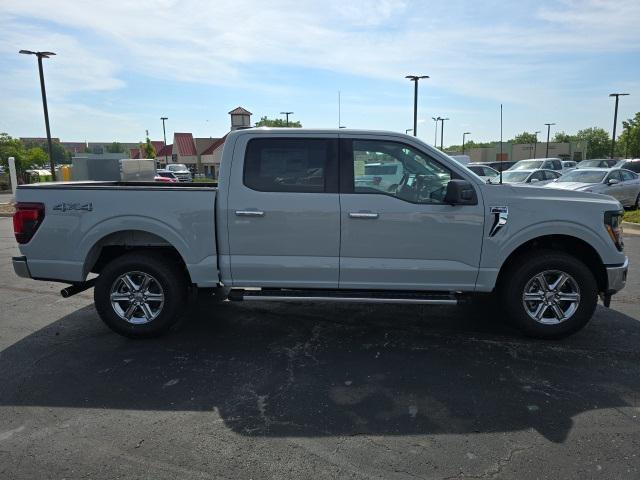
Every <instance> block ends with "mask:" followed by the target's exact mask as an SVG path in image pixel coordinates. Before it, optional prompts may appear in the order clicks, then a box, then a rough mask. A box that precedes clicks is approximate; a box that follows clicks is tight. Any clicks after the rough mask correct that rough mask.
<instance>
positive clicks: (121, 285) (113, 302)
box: [93, 251, 187, 338]
mask: <svg viewBox="0 0 640 480" xmlns="http://www.w3.org/2000/svg"><path fill="white" fill-rule="evenodd" d="M93 295H94V301H95V306H96V310H97V311H98V314H99V315H100V318H101V319H102V320H103V321H104V323H106V324H107V326H108V327H109V328H110V329H111V330H113V331H115V332H116V333H119V334H120V335H124V336H127V337H131V338H148V337H155V336H158V335H162V334H163V333H165V332H167V331H168V330H169V329H170V328H171V327H172V326H173V325H175V324H176V322H177V321H178V320H179V318H180V314H181V312H182V311H183V310H184V307H185V305H186V301H187V281H186V276H185V273H184V271H183V269H181V267H180V265H179V264H178V262H176V261H174V260H173V259H171V258H170V257H169V258H167V256H166V255H165V256H160V255H157V254H155V253H153V252H139V251H138V252H131V253H127V254H125V255H122V256H120V257H118V258H116V259H115V260H113V261H112V262H110V263H109V264H107V265H106V266H105V267H104V269H103V270H102V272H101V273H100V276H99V277H98V279H97V281H96V285H95V289H94V293H93Z"/></svg>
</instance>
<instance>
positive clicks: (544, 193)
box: [13, 129, 628, 338]
mask: <svg viewBox="0 0 640 480" xmlns="http://www.w3.org/2000/svg"><path fill="white" fill-rule="evenodd" d="M369 163H375V164H378V165H379V164H385V165H388V164H401V165H402V168H401V169H400V170H399V171H402V177H401V178H400V179H399V181H398V182H397V185H395V186H394V187H393V188H390V187H389V185H386V184H384V185H377V184H376V183H375V182H364V183H363V182H360V181H359V179H361V177H366V174H365V172H366V166H367V165H368V164H369ZM394 183H395V182H394ZM16 200H17V211H16V214H15V216H14V229H15V236H16V239H17V241H18V243H19V244H20V251H21V254H22V256H20V257H15V258H14V259H13V264H14V269H15V271H16V273H17V274H18V275H20V276H23V277H31V278H33V279H38V280H50V281H51V280H53V281H60V282H66V283H69V284H71V285H70V286H69V287H67V288H65V289H64V290H62V293H63V295H64V296H69V295H72V294H74V293H77V292H79V291H82V290H85V289H87V288H90V287H92V286H95V289H94V297H95V304H96V308H97V311H98V313H99V314H100V316H101V318H102V319H103V320H104V321H105V322H106V324H107V325H108V326H109V327H111V328H112V329H113V330H114V331H116V332H118V333H120V334H123V335H127V336H133V337H148V336H154V335H158V334H161V333H164V332H166V331H167V330H169V329H170V328H171V327H172V325H174V324H175V323H176V321H177V320H178V318H179V316H180V315H181V312H183V311H184V308H183V307H184V304H185V302H186V300H187V294H188V292H189V290H190V289H194V288H199V289H214V288H215V289H216V290H215V291H216V294H217V295H224V296H225V297H226V298H228V299H229V300H231V301H239V300H244V301H248V300H259V301H340V302H346V301H349V302H372V303H383V302H386V303H420V304H456V303H458V302H460V301H462V300H465V299H466V298H469V297H471V296H473V295H478V294H489V293H495V294H497V295H499V298H500V304H501V306H502V307H503V310H504V312H505V314H506V315H508V316H509V318H511V319H512V320H513V321H514V322H515V323H516V325H518V326H519V327H520V328H521V329H522V330H523V331H524V332H525V333H526V334H529V335H533V336H538V337H544V338H557V337H561V336H565V335H568V334H571V333H573V332H575V331H577V330H579V329H580V328H582V327H583V326H584V325H585V324H586V323H587V322H588V321H589V319H590V318H591V316H592V315H593V312H594V309H595V308H596V304H597V300H598V295H600V296H601V297H602V298H603V300H604V302H605V305H608V302H609V300H610V298H611V295H612V294H614V293H615V292H617V291H619V290H620V289H622V288H623V287H624V285H625V281H626V274H627V268H628V260H627V257H626V256H625V254H624V253H623V242H622V237H621V233H622V232H621V228H620V222H621V216H622V213H623V211H622V208H621V206H620V204H619V203H618V202H617V201H616V200H614V199H613V198H610V197H607V196H603V195H596V194H591V193H583V192H575V191H563V190H552V189H548V188H536V187H518V186H512V185H506V184H505V185H500V184H487V183H485V182H484V181H483V180H482V179H480V177H478V176H476V175H475V174H473V173H472V172H471V171H469V170H468V169H466V168H465V167H464V166H462V165H460V164H459V163H458V162H456V161H454V160H452V159H451V158H450V157H448V156H447V155H445V154H443V153H442V152H440V151H438V150H436V149H433V148H431V147H430V146H428V145H426V144H425V143H423V142H421V141H420V140H418V139H416V138H414V137H410V136H407V135H402V134H396V133H389V132H374V131H356V130H342V129H341V130H304V129H247V130H239V131H235V132H232V133H230V134H229V136H228V137H227V140H226V143H225V146H224V152H223V155H222V162H221V167H220V178H219V186H218V187H217V188H214V187H213V186H211V185H206V184H198V183H195V184H162V185H157V184H155V185H154V184H149V183H118V182H96V183H91V182H77V183H55V184H54V183H50V184H37V185H23V186H20V187H18V190H17V194H16ZM91 273H95V274H97V276H90V274H91Z"/></svg>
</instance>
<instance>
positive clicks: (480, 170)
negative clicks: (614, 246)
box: [467, 165, 499, 178]
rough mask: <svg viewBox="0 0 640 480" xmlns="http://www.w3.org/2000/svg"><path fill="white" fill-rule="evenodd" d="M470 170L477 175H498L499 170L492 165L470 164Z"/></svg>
mask: <svg viewBox="0 0 640 480" xmlns="http://www.w3.org/2000/svg"><path fill="white" fill-rule="evenodd" d="M467 168H468V169H469V170H471V171H472V172H473V173H475V174H476V175H480V176H481V177H490V178H491V177H497V176H498V174H499V172H497V171H496V170H494V169H493V168H490V167H481V166H479V165H469V166H467Z"/></svg>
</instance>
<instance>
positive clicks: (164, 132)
mask: <svg viewBox="0 0 640 480" xmlns="http://www.w3.org/2000/svg"><path fill="white" fill-rule="evenodd" d="M160 120H162V134H163V135H164V146H165V147H166V146H167V130H166V129H165V128H164V122H165V121H166V120H169V117H160ZM168 163H169V157H168V156H167V149H166V148H165V150H164V167H165V168H167V164H168Z"/></svg>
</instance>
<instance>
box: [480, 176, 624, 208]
mask: <svg viewBox="0 0 640 480" xmlns="http://www.w3.org/2000/svg"><path fill="white" fill-rule="evenodd" d="M581 185H583V186H590V185H593V184H589V183H583V184H581ZM487 187H488V188H498V189H500V188H509V189H510V190H511V192H510V193H509V195H508V196H507V198H506V199H505V200H507V199H508V198H509V197H514V200H515V199H518V200H521V201H522V200H524V201H526V202H531V203H532V204H533V203H535V202H536V201H537V200H544V201H553V202H561V203H562V204H567V203H569V202H577V203H589V204H592V205H593V204H600V205H601V206H602V207H604V208H605V209H610V210H619V209H621V208H622V206H621V205H620V202H618V200H616V199H615V198H613V197H610V196H609V195H602V194H599V193H590V192H582V191H580V190H570V189H560V188H549V187H548V186H540V187H532V186H523V185H518V184H509V185H503V186H500V185H494V186H492V185H491V184H487ZM496 193H497V192H496ZM507 203H509V202H507Z"/></svg>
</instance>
